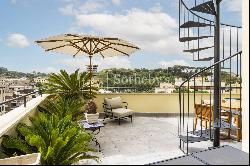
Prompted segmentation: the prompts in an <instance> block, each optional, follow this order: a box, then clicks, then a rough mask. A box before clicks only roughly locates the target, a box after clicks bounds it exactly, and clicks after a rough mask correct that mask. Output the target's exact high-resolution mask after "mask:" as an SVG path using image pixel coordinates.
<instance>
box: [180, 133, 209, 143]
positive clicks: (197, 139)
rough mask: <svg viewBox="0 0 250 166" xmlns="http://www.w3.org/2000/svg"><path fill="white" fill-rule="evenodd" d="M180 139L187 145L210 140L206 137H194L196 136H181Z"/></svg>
mask: <svg viewBox="0 0 250 166" xmlns="http://www.w3.org/2000/svg"><path fill="white" fill-rule="evenodd" d="M179 138H180V139H181V140H182V141H183V142H185V143H195V142H202V141H208V140H209V139H208V138H205V137H194V136H188V137H187V136H183V135H180V136H179Z"/></svg>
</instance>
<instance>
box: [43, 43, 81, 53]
mask: <svg viewBox="0 0 250 166" xmlns="http://www.w3.org/2000/svg"><path fill="white" fill-rule="evenodd" d="M76 43H79V41H78V42H75V43H74V44H76ZM66 46H71V45H70V44H65V45H62V46H58V47H54V48H50V49H47V50H45V51H46V52H48V51H52V50H56V49H58V48H62V47H66Z"/></svg>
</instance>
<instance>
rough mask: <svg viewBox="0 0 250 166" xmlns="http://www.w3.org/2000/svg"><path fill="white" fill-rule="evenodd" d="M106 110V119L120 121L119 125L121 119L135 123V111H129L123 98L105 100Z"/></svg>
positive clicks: (104, 106) (104, 107)
mask: <svg viewBox="0 0 250 166" xmlns="http://www.w3.org/2000/svg"><path fill="white" fill-rule="evenodd" d="M103 109H104V114H105V115H104V119H105V118H111V119H118V121H119V125H120V124H121V119H127V118H130V119H131V123H132V121H133V113H134V111H132V110H130V109H128V103H127V102H122V99H121V97H115V98H105V99H104V103H103Z"/></svg>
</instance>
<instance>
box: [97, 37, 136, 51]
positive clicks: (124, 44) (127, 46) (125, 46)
mask: <svg viewBox="0 0 250 166" xmlns="http://www.w3.org/2000/svg"><path fill="white" fill-rule="evenodd" d="M100 40H102V39H100ZM102 41H105V40H102ZM105 42H109V43H110V44H114V45H120V46H125V47H130V48H135V49H138V50H139V49H140V48H139V47H136V46H130V45H127V44H122V43H113V42H110V41H105Z"/></svg>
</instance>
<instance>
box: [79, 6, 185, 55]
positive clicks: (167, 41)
mask: <svg viewBox="0 0 250 166" xmlns="http://www.w3.org/2000/svg"><path fill="white" fill-rule="evenodd" d="M75 19H76V22H75V24H76V25H77V27H78V28H76V29H83V30H85V29H91V31H93V32H95V33H97V34H100V35H106V36H109V37H119V38H122V39H125V40H128V41H130V42H133V43H134V44H136V45H138V46H139V47H140V48H142V50H143V51H146V52H152V53H159V54H163V55H173V54H174V55H176V54H179V53H181V50H180V48H181V44H180V43H179V42H178V23H177V21H176V19H174V18H173V17H171V16H170V15H168V14H167V13H163V12H157V13H155V12H152V11H144V10H140V9H132V10H130V11H128V12H127V13H125V14H107V13H92V14H77V15H76V16H75Z"/></svg>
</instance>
